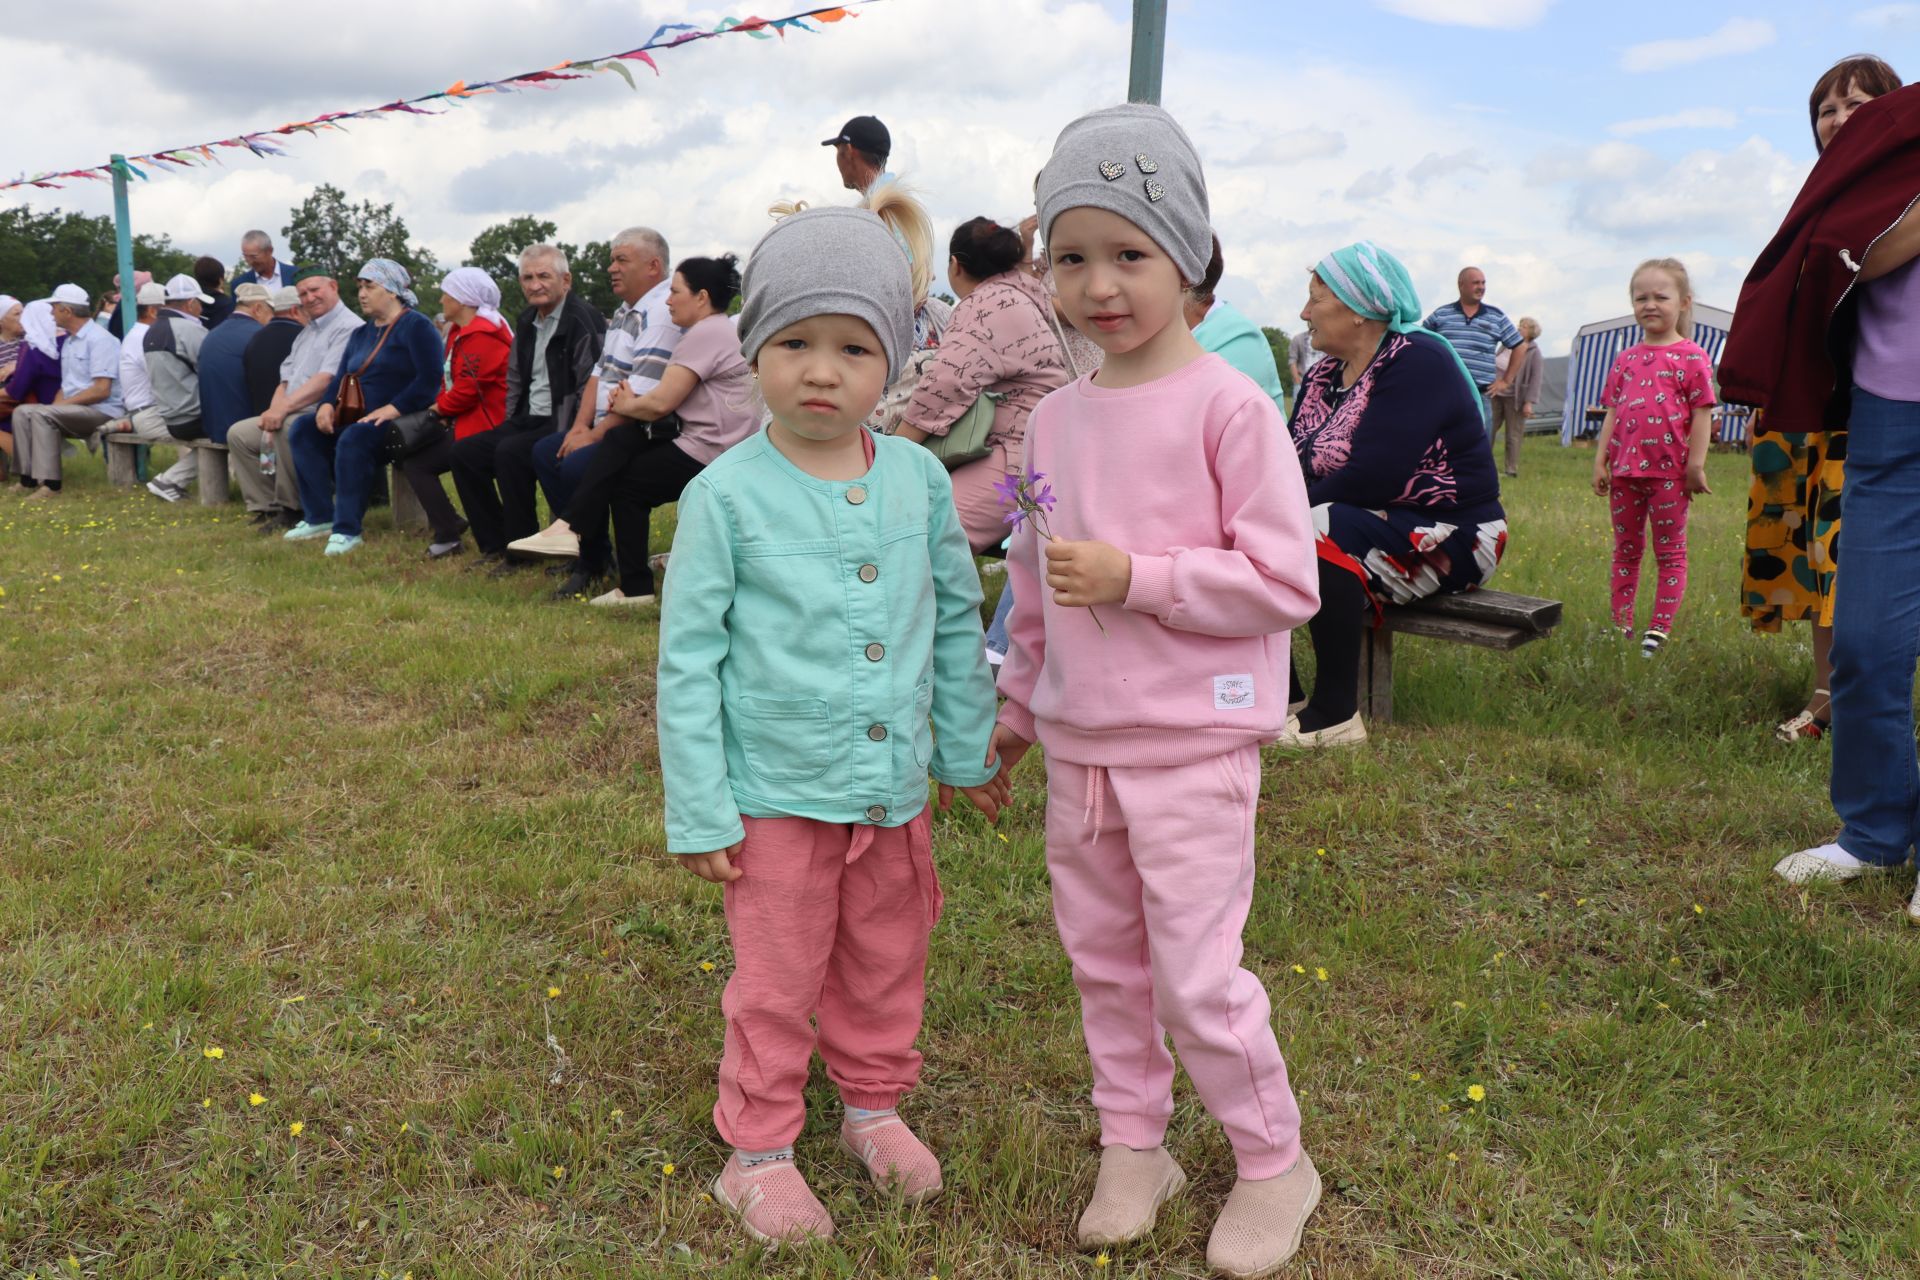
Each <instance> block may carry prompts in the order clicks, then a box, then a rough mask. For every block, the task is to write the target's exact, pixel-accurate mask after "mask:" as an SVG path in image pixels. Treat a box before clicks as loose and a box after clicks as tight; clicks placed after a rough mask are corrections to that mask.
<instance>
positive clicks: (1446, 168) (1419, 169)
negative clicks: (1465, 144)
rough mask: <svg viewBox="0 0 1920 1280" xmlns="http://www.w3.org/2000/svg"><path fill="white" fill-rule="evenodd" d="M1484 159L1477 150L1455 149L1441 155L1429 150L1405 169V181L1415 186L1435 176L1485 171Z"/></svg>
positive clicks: (1423, 184) (1486, 170) (1425, 182)
mask: <svg viewBox="0 0 1920 1280" xmlns="http://www.w3.org/2000/svg"><path fill="white" fill-rule="evenodd" d="M1486 172H1488V168H1487V163H1486V161H1484V160H1482V159H1481V158H1480V153H1479V152H1478V151H1456V152H1453V153H1452V154H1451V155H1441V154H1440V153H1439V152H1437V151H1429V152H1427V154H1426V155H1424V156H1422V157H1420V159H1419V160H1418V161H1417V162H1416V163H1415V164H1414V165H1413V167H1412V168H1410V169H1408V170H1407V181H1409V182H1411V183H1413V185H1414V186H1416V187H1421V186H1425V185H1426V184H1427V183H1429V182H1432V181H1434V180H1435V179H1437V178H1445V177H1449V176H1451V175H1453V174H1462V173H1486Z"/></svg>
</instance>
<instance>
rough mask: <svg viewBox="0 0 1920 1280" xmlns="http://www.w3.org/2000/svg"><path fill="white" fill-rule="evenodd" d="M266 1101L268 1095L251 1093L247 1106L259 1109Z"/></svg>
mask: <svg viewBox="0 0 1920 1280" xmlns="http://www.w3.org/2000/svg"><path fill="white" fill-rule="evenodd" d="M266 1100H267V1098H266V1095H265V1094H262V1093H250V1094H248V1095H247V1105H248V1106H250V1107H257V1106H259V1105H260V1104H261V1103H263V1102H265V1101H266Z"/></svg>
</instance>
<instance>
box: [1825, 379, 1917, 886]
mask: <svg viewBox="0 0 1920 1280" xmlns="http://www.w3.org/2000/svg"><path fill="white" fill-rule="evenodd" d="M1917 516H1920V403H1914V402H1911V401H1905V400H1883V399H1881V398H1880V397H1879V396H1876V395H1872V394H1870V393H1868V392H1866V391H1862V390H1860V389H1859V388H1858V387H1856V388H1854V392H1853V418H1852V421H1851V422H1849V423H1848V425H1847V483H1846V487H1845V488H1844V489H1842V490H1841V494H1840V527H1841V530H1842V532H1843V533H1844V535H1845V542H1846V546H1845V549H1844V550H1843V551H1842V553H1841V554H1842V560H1841V564H1840V570H1839V576H1838V577H1837V578H1836V580H1835V586H1834V593H1835V594H1834V613H1833V781H1832V784H1831V793H1832V796H1833V809H1834V812H1835V813H1837V814H1839V816H1840V822H1841V830H1840V846H1841V848H1843V849H1845V850H1846V851H1847V852H1848V853H1850V854H1852V855H1853V856H1854V857H1856V858H1859V859H1860V860H1861V861H1863V862H1873V863H1878V864H1880V865H1882V866H1897V865H1899V864H1900V863H1902V862H1905V861H1906V860H1907V854H1908V851H1909V850H1910V849H1911V848H1912V847H1913V844H1914V841H1915V840H1916V839H1920V759H1916V753H1915V748H1914V738H1913V671H1914V663H1915V662H1916V661H1920V518H1916V517H1917Z"/></svg>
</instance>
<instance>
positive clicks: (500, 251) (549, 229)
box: [467, 215, 620, 321]
mask: <svg viewBox="0 0 1920 1280" xmlns="http://www.w3.org/2000/svg"><path fill="white" fill-rule="evenodd" d="M558 230H559V228H558V227H556V226H555V225H554V224H553V223H551V222H548V221H547V220H546V219H544V218H534V217H529V216H526V215H522V216H520V217H517V218H509V219H508V220H507V221H505V222H497V223H495V224H494V225H493V226H490V227H488V228H487V229H486V230H484V231H482V232H481V233H480V234H479V235H477V236H475V237H474V238H473V243H472V244H471V245H469V246H467V265H468V266H470V267H478V268H480V269H481V270H482V271H484V272H486V273H487V274H488V275H490V276H492V277H493V282H494V283H495V284H497V285H499V286H500V313H501V314H502V315H504V316H506V318H507V319H508V320H509V321H512V320H513V319H514V318H515V317H516V316H518V315H519V314H520V312H521V310H522V308H524V307H525V306H526V305H527V298H526V295H525V294H524V293H522V292H521V290H520V251H521V250H522V249H525V248H526V247H527V246H528V245H530V244H550V245H552V246H553V247H554V248H556V249H558V250H560V252H562V253H564V254H566V255H567V262H568V264H569V265H570V266H571V268H572V270H573V291H574V292H575V293H577V294H579V295H580V296H581V297H582V298H583V299H584V300H585V301H586V303H587V305H588V306H590V307H593V308H594V309H595V310H596V311H598V312H600V314H601V315H606V316H610V315H612V314H613V313H614V311H615V310H616V309H617V308H618V307H619V306H620V299H619V296H618V295H616V294H615V293H614V291H613V286H612V285H611V284H609V283H607V263H608V261H609V260H610V259H611V258H612V256H613V251H612V249H611V248H610V247H609V245H608V243H607V242H606V241H605V240H591V241H588V242H587V247H586V248H584V249H579V248H575V247H574V246H573V245H570V244H568V243H567V242H566V241H564V240H556V239H555V238H554V234H555V232H556V231H558Z"/></svg>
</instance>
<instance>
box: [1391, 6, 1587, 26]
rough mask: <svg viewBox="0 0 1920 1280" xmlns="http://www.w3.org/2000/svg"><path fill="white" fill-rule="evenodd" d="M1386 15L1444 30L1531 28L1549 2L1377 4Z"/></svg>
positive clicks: (1541, 15)
mask: <svg viewBox="0 0 1920 1280" xmlns="http://www.w3.org/2000/svg"><path fill="white" fill-rule="evenodd" d="M1377 3H1378V4H1379V6H1380V7H1381V8H1382V9H1385V10H1386V11H1387V12H1388V13H1397V14H1399V15H1400V16H1401V17H1403V18H1417V19H1419V20H1420V21H1421V22H1432V23H1435V24H1438V25H1440V26H1448V27H1494V28H1504V29H1508V30H1512V29H1516V28H1519V27H1531V26H1533V25H1534V24H1535V23H1537V22H1539V21H1540V19H1542V18H1544V17H1546V16H1547V10H1548V9H1550V8H1552V7H1553V0H1377Z"/></svg>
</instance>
